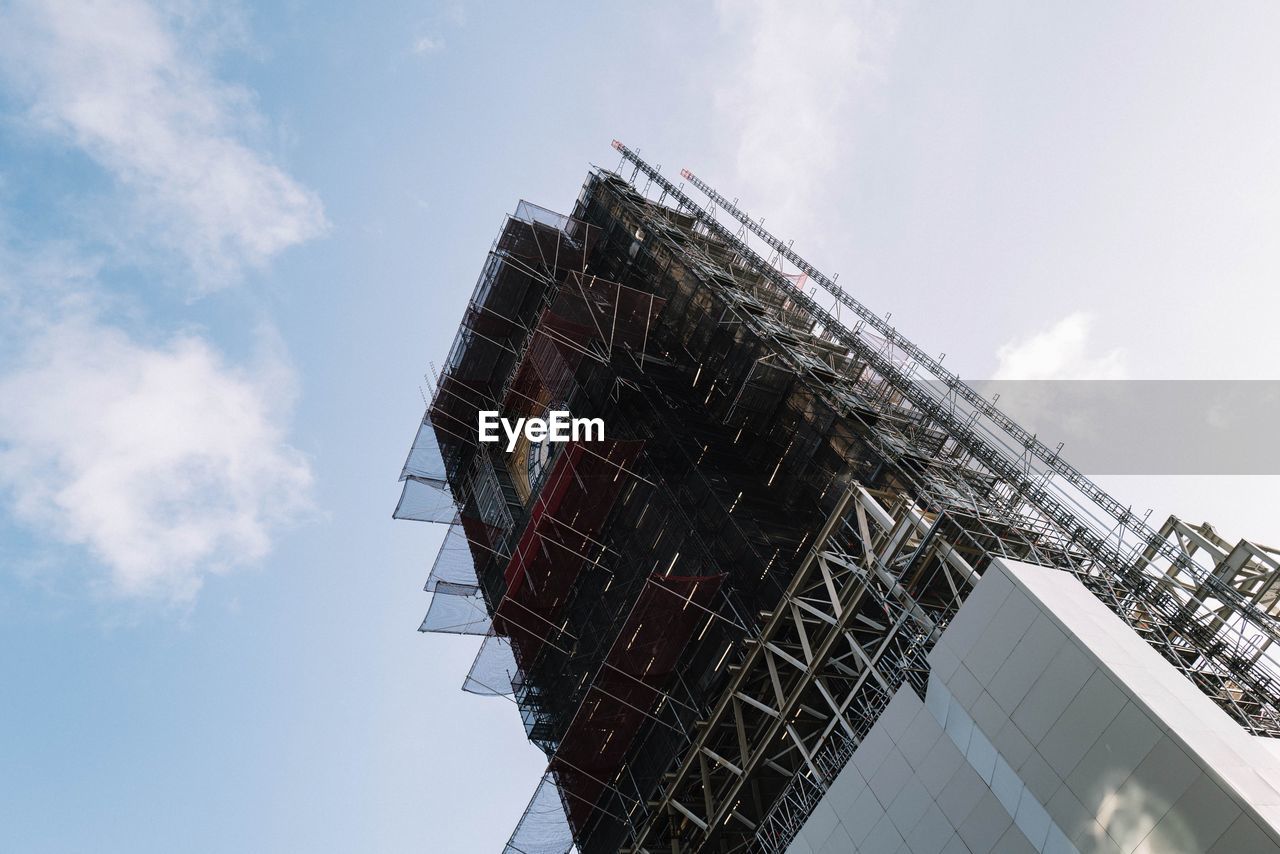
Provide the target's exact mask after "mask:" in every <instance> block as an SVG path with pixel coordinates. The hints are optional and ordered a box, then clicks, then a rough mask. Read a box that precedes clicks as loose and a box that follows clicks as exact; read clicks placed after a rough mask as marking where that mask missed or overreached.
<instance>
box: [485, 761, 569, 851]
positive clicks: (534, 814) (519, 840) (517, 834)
mask: <svg viewBox="0 0 1280 854" xmlns="http://www.w3.org/2000/svg"><path fill="white" fill-rule="evenodd" d="M572 848H573V831H572V830H571V829H570V828H569V820H568V818H567V817H566V816H565V809H564V800H563V798H562V796H561V794H560V790H559V788H557V787H556V782H555V779H554V778H553V777H552V776H551V772H549V771H548V772H547V773H546V774H543V775H542V781H541V782H539V783H538V788H537V789H535V790H534V792H533V798H532V799H530V801H529V806H528V808H527V809H526V810H525V811H524V816H522V817H521V819H520V823H519V824H517V825H516V829H515V830H514V831H513V832H512V834H511V838H510V839H509V840H508V841H507V846H506V847H505V848H504V849H502V851H503V854H567V852H568V851H570V850H571V849H572Z"/></svg>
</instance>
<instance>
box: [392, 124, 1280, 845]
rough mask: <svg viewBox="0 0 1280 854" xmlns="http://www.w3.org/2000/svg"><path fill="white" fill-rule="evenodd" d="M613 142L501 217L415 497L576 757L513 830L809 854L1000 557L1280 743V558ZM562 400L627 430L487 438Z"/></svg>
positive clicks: (468, 610) (554, 749)
mask: <svg viewBox="0 0 1280 854" xmlns="http://www.w3.org/2000/svg"><path fill="white" fill-rule="evenodd" d="M615 148H617V149H618V150H619V151H620V152H621V153H622V156H623V161H624V163H627V162H629V163H631V164H632V165H633V167H634V171H633V172H632V175H631V181H630V182H628V181H627V180H625V179H623V178H622V177H621V176H619V175H617V174H614V173H611V172H608V171H606V170H596V171H595V172H593V173H592V174H591V175H590V176H589V177H588V179H587V182H586V184H585V185H584V188H583V192H582V195H581V196H580V198H579V200H578V203H577V206H576V207H575V210H574V213H573V215H572V216H561V215H558V214H553V213H551V212H550V211H546V210H544V209H541V208H537V207H536V206H532V205H528V204H527V203H523V202H522V203H521V204H520V206H519V207H518V208H517V212H516V215H515V216H513V217H511V218H509V219H508V220H506V221H505V222H504V225H503V229H502V231H501V233H500V235H499V237H498V239H497V240H496V241H495V243H494V246H493V249H492V251H491V252H490V255H489V258H488V260H487V262H486V264H485V267H484V271H483V272H482V274H481V278H480V281H479V283H478V284H477V287H476V290H475V293H474V294H473V298H472V300H471V302H470V303H469V305H468V308H467V311H466V314H465V316H464V318H463V323H462V325H461V327H460V329H459V334H458V338H457V340H456V342H455V344H454V347H453V348H452V349H451V351H450V354H449V358H448V361H447V363H446V365H445V367H444V369H443V370H442V371H441V373H440V376H439V377H438V381H437V383H436V387H435V389H434V391H433V396H432V400H431V403H430V405H429V409H428V414H427V417H426V418H424V422H423V425H422V427H421V428H420V430H419V435H418V439H417V440H416V441H415V445H414V451H413V452H411V454H410V460H409V462H408V463H407V464H406V466H405V472H404V475H403V476H402V479H403V480H404V481H405V493H404V496H403V497H402V499H401V504H400V507H398V508H397V512H396V515H397V517H399V518H413V519H423V520H427V521H437V522H443V523H447V524H449V525H450V530H449V535H448V536H447V537H446V540H445V544H444V546H442V550H441V555H440V557H439V558H438V559H437V561H436V565H435V567H434V568H433V570H432V575H431V579H430V580H429V581H428V584H427V589H428V590H430V591H432V592H433V593H434V595H433V599H432V603H431V608H430V610H429V611H428V614H427V619H426V620H425V621H424V624H423V628H424V630H430V631H452V632H463V633H469V634H482V635H486V639H485V642H484V644H483V645H482V647H481V650H480V653H479V654H478V655H477V658H476V662H475V664H474V665H473V667H472V670H471V673H470V674H469V675H468V678H467V683H466V687H467V690H473V691H476V692H477V693H485V694H505V695H509V696H511V698H512V699H513V700H514V701H515V702H516V703H518V704H519V706H520V710H521V714H522V717H523V719H524V722H525V726H526V730H527V732H528V735H529V737H530V739H531V740H532V741H534V743H536V744H538V745H539V746H540V747H542V748H543V750H544V751H545V752H546V753H547V756H548V760H549V765H548V773H547V775H546V777H545V778H544V780H543V784H542V785H541V786H540V787H539V789H538V793H537V794H535V797H534V799H533V801H532V802H531V804H530V812H529V814H528V815H526V819H525V820H523V821H521V823H520V825H519V826H518V827H517V830H516V833H515V834H514V835H513V837H512V840H511V842H510V843H509V846H508V850H509V851H520V852H525V854H538V852H544V851H545V852H548V854H552V853H553V852H562V851H563V850H564V849H565V847H566V846H567V844H568V843H566V842H565V840H571V841H572V843H573V844H575V845H576V846H577V847H578V848H579V850H580V851H582V852H583V854H595V852H612V851H618V850H627V851H631V852H637V854H638V852H641V851H644V852H649V853H650V854H658V852H672V854H675V852H691V851H737V850H756V851H764V852H770V854H772V852H778V851H782V850H783V849H785V848H786V846H787V844H788V843H789V841H790V840H791V838H792V837H793V836H794V833H795V832H796V830H797V829H798V827H799V826H800V824H802V823H803V821H804V820H805V818H806V817H807V816H808V814H809V811H810V810H812V808H813V806H814V804H815V803H816V802H817V800H818V798H820V797H821V794H822V793H823V792H824V791H825V789H826V787H827V786H828V785H829V784H830V782H831V780H833V779H834V777H835V776H836V774H838V773H839V771H840V769H841V768H842V767H843V765H844V763H845V761H846V760H847V759H848V758H849V756H850V754H851V753H852V752H853V750H854V749H856V747H857V745H858V743H859V742H860V740H861V738H862V737H863V736H864V735H865V733H866V732H867V731H868V730H869V729H870V727H871V725H872V724H873V723H874V721H875V719H876V717H877V716H878V715H879V714H880V712H881V710H882V709H883V707H884V705H885V704H886V703H887V702H888V700H889V698H890V697H891V696H892V694H893V693H894V691H896V690H897V689H898V688H899V687H900V686H901V685H902V684H904V683H907V684H910V685H912V686H913V687H914V688H915V689H916V690H917V691H920V690H922V688H923V684H924V678H925V675H926V670H927V664H926V663H925V659H924V656H925V654H926V653H927V651H928V650H929V648H930V647H931V646H932V644H933V642H934V641H935V640H936V638H937V635H938V634H939V632H940V631H941V630H942V629H943V628H945V626H946V624H947V621H948V620H949V619H950V617H951V616H952V614H953V613H954V612H955V610H956V609H957V608H958V607H959V605H960V603H961V602H963V600H964V598H965V596H966V595H967V592H968V590H969V588H970V587H971V586H972V584H973V583H974V581H975V580H976V578H977V575H978V572H980V571H981V570H982V569H983V568H984V567H985V566H986V563H987V561H988V560H990V559H991V558H992V557H994V556H1003V557H1008V558H1012V559H1017V560H1024V561H1029V562H1033V563H1038V564H1040V565H1043V566H1050V567H1056V568H1059V569H1061V570H1063V571H1067V572H1071V573H1073V574H1074V575H1075V576H1076V577H1077V578H1079V579H1080V580H1081V581H1082V582H1083V583H1084V584H1085V585H1086V586H1088V587H1089V588H1090V589H1091V590H1092V591H1093V592H1094V593H1095V594H1096V595H1097V596H1098V597H1099V599H1100V600H1101V601H1103V602H1104V603H1105V604H1106V605H1107V606H1108V607H1109V608H1110V609H1111V610H1112V611H1113V612H1115V613H1116V614H1117V615H1119V616H1120V617H1121V618H1123V619H1125V620H1126V621H1128V623H1129V624H1130V625H1131V626H1133V627H1134V629H1135V630H1136V631H1138V632H1140V633H1141V634H1142V635H1143V636H1144V637H1145V638H1146V639H1147V640H1148V642H1150V643H1151V644H1152V646H1153V647H1154V648H1155V649H1157V651H1159V652H1160V653H1161V654H1162V655H1163V656H1164V657H1165V658H1167V659H1168V660H1170V661H1171V662H1173V663H1174V664H1175V665H1176V666H1178V667H1179V668H1181V669H1182V671H1183V672H1184V673H1186V674H1187V676H1188V678H1190V679H1192V680H1193V681H1195V682H1196V684H1198V685H1199V686H1200V687H1201V688H1202V690H1204V691H1205V693H1206V694H1208V695H1209V696H1211V697H1212V698H1213V699H1214V700H1216V701H1217V702H1218V703H1219V704H1220V705H1221V706H1222V707H1223V708H1224V709H1226V710H1227V711H1228V712H1229V713H1230V714H1231V715H1232V716H1233V717H1234V718H1235V719H1236V720H1237V721H1239V722H1240V723H1241V725H1242V726H1245V727H1246V728H1248V729H1249V730H1250V731H1252V732H1255V733H1259V734H1280V699H1278V698H1277V696H1276V689H1275V685H1276V683H1275V682H1273V681H1272V680H1273V672H1274V662H1273V661H1272V660H1271V658H1270V654H1271V651H1272V650H1271V644H1272V643H1273V642H1274V641H1275V640H1277V639H1280V630H1278V629H1277V625H1276V622H1275V617H1276V613H1277V587H1276V584H1275V578H1276V575H1277V564H1276V553H1275V552H1274V551H1272V550H1268V549H1263V548H1261V547H1255V546H1246V545H1243V544H1242V545H1241V546H1237V547H1236V548H1235V549H1234V550H1233V549H1230V548H1227V547H1226V545H1225V544H1224V543H1222V542H1221V541H1220V540H1217V539H1215V535H1213V534H1212V532H1211V531H1209V530H1206V529H1205V528H1203V527H1202V528H1191V527H1190V526H1186V525H1184V524H1182V523H1180V522H1178V523H1176V524H1174V523H1173V522H1171V524H1172V525H1173V527H1170V526H1166V529H1167V530H1162V531H1161V532H1159V533H1157V532H1155V531H1152V530H1151V529H1150V528H1148V527H1147V526H1146V525H1145V522H1144V521H1143V520H1141V519H1138V518H1137V517H1135V516H1134V515H1133V514H1132V513H1131V512H1130V511H1129V510H1128V509H1126V508H1123V507H1122V506H1121V505H1120V504H1119V502H1117V501H1116V500H1115V499H1114V498H1111V497H1110V496H1108V495H1106V494H1105V493H1104V492H1102V490H1100V489H1099V488H1098V487H1097V486H1096V485H1094V484H1092V483H1091V482H1090V481H1089V480H1088V479H1087V478H1085V477H1084V476H1083V475H1081V474H1080V473H1079V472H1078V471H1076V470H1075V469H1073V468H1071V467H1070V466H1069V465H1067V464H1066V463H1065V462H1063V461H1062V460H1061V459H1060V457H1059V456H1058V452H1057V450H1051V449H1048V448H1047V447H1046V446H1045V445H1043V443H1041V442H1039V441H1038V440H1037V439H1036V438H1035V437H1034V436H1030V435H1028V434H1027V433H1026V431H1025V430H1022V428H1020V427H1018V426H1017V425H1016V424H1014V423H1013V422H1012V421H1011V420H1009V419H1008V418H1007V416H1004V415H1003V414H1002V413H1000V412H999V410H997V409H996V408H995V406H994V405H993V404H992V403H990V402H988V401H985V400H983V399H982V398H981V397H980V396H979V395H978V394H977V393H976V392H974V391H973V390H972V389H970V388H969V387H968V386H966V385H964V384H963V383H962V382H960V380H959V379H958V378H956V377H954V375H952V374H949V373H947V372H945V371H943V370H942V369H941V365H940V364H938V361H937V360H933V359H931V358H929V357H928V356H926V355H925V354H924V353H923V352H922V351H920V350H919V348H917V347H915V345H912V344H911V343H910V342H907V341H906V340H905V339H903V338H902V337H901V336H900V335H899V334H898V333H897V332H896V331H895V330H893V329H892V327H889V326H888V324H887V323H885V322H884V321H883V320H881V319H879V318H877V317H875V316H874V315H872V314H871V312H870V311H869V310H867V309H866V308H865V307H863V306H861V304H859V303H857V302H856V301H855V300H853V299H852V298H851V297H848V296H847V295H845V294H844V293H843V291H841V290H840V289H839V288H838V287H836V285H835V283H834V281H833V280H831V279H828V278H827V277H826V276H824V275H822V274H821V273H820V272H819V271H817V270H816V269H814V268H813V267H812V266H810V265H809V264H807V262H804V261H803V259H801V258H799V256H797V255H796V254H795V253H794V252H793V251H792V250H791V247H790V245H789V244H785V245H784V244H782V243H781V242H780V241H778V240H777V239H776V238H773V237H772V236H771V235H769V234H768V233H767V232H765V231H764V230H763V228H761V227H760V226H759V225H758V224H757V223H755V222H753V221H751V220H750V218H749V217H747V216H746V215H745V214H743V213H742V212H741V211H740V210H739V209H738V208H737V207H736V205H734V204H732V203H729V202H727V201H725V200H724V198H723V197H721V196H719V195H718V194H716V193H715V191H714V190H711V189H710V188H709V187H707V186H706V185H705V184H703V183H702V182H701V181H699V180H698V179H696V178H694V177H693V176H692V174H690V173H687V172H686V173H684V174H685V177H686V179H687V180H689V181H691V182H693V183H694V185H695V186H697V187H698V188H699V189H701V190H702V191H703V192H706V193H707V194H708V197H709V198H710V202H709V204H708V205H706V206H703V205H699V204H697V203H695V202H694V201H693V200H692V199H691V198H690V197H688V196H687V195H685V193H684V191H683V188H682V187H677V186H675V185H673V184H672V183H671V182H669V181H667V180H666V179H665V178H663V177H662V175H661V174H660V172H659V170H658V169H655V168H653V167H651V166H649V165H648V164H646V163H644V161H642V160H640V158H639V157H638V156H637V155H636V154H634V153H633V152H631V151H630V150H629V149H627V148H626V147H625V146H622V145H621V144H620V143H615ZM640 175H643V176H644V178H645V180H644V184H643V187H642V188H641V187H640V186H638V185H637V184H636V183H635V181H636V179H637V177H638V176H640ZM651 191H652V194H653V196H656V198H654V197H651V196H650V195H649V194H650V193H651ZM668 201H669V202H671V203H673V205H674V206H672V205H669V204H666V202H668ZM717 211H725V212H726V213H728V214H729V215H730V216H732V217H734V218H735V219H737V220H738V222H739V223H740V225H739V227H738V228H737V229H736V230H731V228H729V227H727V226H726V225H724V224H722V223H720V222H719V221H717V219H716V213H717ZM752 237H754V238H757V239H759V240H762V241H764V246H765V247H767V250H768V254H769V258H768V259H766V257H764V255H762V254H761V253H760V252H757V251H756V250H755V249H754V248H753V247H752V246H751V245H750V243H749V241H750V240H751V239H752ZM784 262H785V263H790V264H792V265H794V266H795V267H796V269H797V270H798V271H799V272H798V273H791V272H788V271H787V270H786V269H784V268H783V265H784ZM801 279H807V280H808V281H812V282H814V283H816V284H817V285H818V286H819V287H820V288H821V289H822V290H825V291H826V292H828V293H829V294H830V295H831V296H832V298H833V299H834V300H835V303H836V306H835V308H834V311H835V312H836V313H835V314H833V313H832V311H828V310H827V309H826V308H824V307H823V306H822V305H820V304H819V302H818V301H817V299H815V297H814V296H813V295H812V294H811V293H810V292H806V291H805V290H803V289H801V288H799V287H798V286H797V285H798V281H799V280H801ZM840 306H845V307H848V308H850V309H852V310H853V314H854V318H855V319H854V321H853V323H852V325H849V324H846V323H844V322H842V320H841V319H840V318H839V316H838V313H839V307H840ZM553 403H554V404H556V406H557V407H558V408H569V409H571V410H572V411H574V412H575V414H576V413H584V414H585V413H590V414H591V415H596V416H605V417H606V422H607V423H608V424H609V434H610V435H609V439H608V441H607V442H603V443H575V444H573V445H571V446H569V447H567V448H564V449H561V450H559V451H558V452H557V451H550V452H548V453H546V454H545V455H535V454H534V449H533V448H532V447H531V446H529V445H528V443H524V444H522V445H520V446H519V447H517V448H516V449H515V450H514V451H513V452H510V453H506V452H504V451H502V450H499V449H497V448H496V447H494V446H481V445H479V444H478V443H477V442H476V441H475V438H474V423H475V414H476V412H477V411H478V410H479V409H482V408H483V409H499V410H503V411H504V413H506V414H513V415H525V416H527V415H536V414H540V413H541V412H542V411H543V410H545V409H546V408H548V407H549V406H550V405H551V404H553ZM535 457H536V459H537V465H533V464H532V462H531V461H532V460H534V459H535ZM544 457H545V458H544ZM553 795H554V797H553ZM557 803H558V804H559V805H560V806H562V807H563V810H564V812H565V813H566V814H567V827H563V828H561V829H560V830H556V831H554V832H553V831H552V830H551V829H549V822H548V816H549V815H551V814H552V813H554V812H555V809H552V808H551V807H554V806H555V805H556V804H557ZM549 805H550V806H549ZM535 815H536V816H537V820H534V819H533V818H532V816H535ZM535 836H536V837H537V838H534V837H535Z"/></svg>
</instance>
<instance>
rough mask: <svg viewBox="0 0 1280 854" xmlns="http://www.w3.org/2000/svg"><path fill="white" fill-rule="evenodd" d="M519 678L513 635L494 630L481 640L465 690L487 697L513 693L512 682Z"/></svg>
mask: <svg viewBox="0 0 1280 854" xmlns="http://www.w3.org/2000/svg"><path fill="white" fill-rule="evenodd" d="M515 678H516V654H515V650H514V649H512V648H511V639H510V638H505V637H503V636H502V635H495V634H490V635H488V636H486V637H485V639H484V643H482V644H480V650H479V651H478V652H477V653H476V657H475V660H474V661H472V662H471V670H469V671H468V672H467V678H466V679H465V680H464V681H463V683H462V690H463V691H466V692H468V693H470V694H479V695H481V696H485V697H498V696H503V697H509V696H511V694H512V693H513V692H514V689H513V687H512V684H511V683H512V680H514V679H515Z"/></svg>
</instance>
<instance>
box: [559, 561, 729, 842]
mask: <svg viewBox="0 0 1280 854" xmlns="http://www.w3.org/2000/svg"><path fill="white" fill-rule="evenodd" d="M723 579H724V576H723V574H721V575H709V576H663V575H654V576H651V577H650V578H649V579H648V582H647V583H646V584H645V586H644V588H643V589H642V590H641V592H640V595H639V596H638V597H637V599H636V602H635V604H634V605H633V606H632V609H631V613H630V615H629V616H628V617H627V620H626V622H625V623H624V624H623V626H622V630H621V631H620V632H619V633H618V636H617V639H616V640H615V641H614V643H613V645H612V647H611V648H610V650H609V653H608V655H607V656H606V657H605V661H604V664H603V665H602V666H601V668H600V670H599V672H598V673H597V675H596V678H595V680H594V682H593V683H592V686H591V688H590V689H589V690H588V691H587V694H586V696H585V698H584V699H583V702H582V705H581V706H580V707H579V709H578V712H577V714H576V715H575V716H574V718H573V721H572V723H570V725H569V728H568V730H567V731H566V733H565V735H564V737H563V738H562V739H561V741H560V745H559V748H558V749H557V750H556V754H555V756H554V757H553V758H552V760H551V764H550V768H551V770H552V771H553V772H555V775H556V779H557V780H558V781H559V783H560V786H561V788H562V789H563V791H564V794H565V806H566V808H567V812H568V816H569V820H570V823H571V825H572V827H573V828H574V829H575V830H577V831H581V830H582V829H583V828H584V827H585V826H586V824H587V822H588V821H589V820H590V818H591V816H592V813H593V812H594V811H595V809H596V805H597V802H598V801H599V799H600V796H601V794H602V793H603V792H604V790H605V788H606V787H607V786H608V785H609V781H611V780H613V778H614V777H615V776H616V774H617V773H618V770H619V769H620V768H621V767H622V762H623V760H624V758H625V757H626V754H627V751H628V749H629V748H630V747H631V743H632V741H633V740H634V738H635V735H636V732H637V731H638V730H639V729H640V726H641V725H642V724H643V723H644V722H645V720H646V719H649V718H653V711H654V708H655V707H656V706H657V704H658V701H659V698H660V697H661V696H662V694H663V691H662V689H663V687H664V686H665V685H666V683H667V681H668V677H670V675H671V672H672V670H673V669H674V668H675V665H676V662H677V661H678V660H679V658H680V655H681V653H682V652H684V650H685V647H686V645H687V644H688V642H689V638H690V637H691V636H692V634H693V632H694V630H695V629H696V628H697V626H698V625H699V623H700V622H703V621H705V620H706V618H707V614H708V612H709V609H710V605H711V604H712V602H713V599H714V597H715V594H716V592H717V591H718V590H719V589H720V584H721V582H722V581H723Z"/></svg>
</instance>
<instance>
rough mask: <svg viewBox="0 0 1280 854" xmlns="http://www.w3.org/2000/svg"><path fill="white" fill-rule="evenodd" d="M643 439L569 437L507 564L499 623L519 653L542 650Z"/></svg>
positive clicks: (522, 656)
mask: <svg viewBox="0 0 1280 854" xmlns="http://www.w3.org/2000/svg"><path fill="white" fill-rule="evenodd" d="M642 445H643V443H642V442H639V441H625V440H617V439H613V440H605V441H602V442H591V443H583V442H571V443H569V444H567V445H566V446H565V449H564V450H563V451H562V452H561V453H560V455H559V457H557V459H556V462H555V464H554V465H553V467H552V469H551V472H550V473H549V474H548V475H547V479H546V483H545V485H544V486H543V487H542V489H541V490H540V491H539V493H538V498H537V500H536V501H535V502H534V505H533V508H532V509H531V511H530V513H529V522H528V524H527V525H526V527H525V529H524V533H523V534H522V535H521V537H520V540H519V542H518V543H517V545H516V548H515V550H514V552H513V554H512V556H511V561H510V563H508V564H507V569H506V573H505V582H506V592H505V594H504V596H503V597H502V601H501V602H500V603H499V605H498V608H497V612H496V614H495V628H496V630H497V631H498V632H499V633H500V634H505V635H507V636H508V637H510V638H511V639H512V641H513V643H514V647H515V653H516V661H517V662H518V663H520V664H521V665H527V664H529V663H530V662H532V660H533V659H534V658H535V657H536V656H537V653H538V650H539V649H541V647H542V644H543V642H544V640H545V639H546V637H547V635H548V633H549V629H551V628H552V627H554V626H555V625H556V623H557V616H558V615H559V613H560V610H561V608H562V606H563V605H564V604H565V601H566V600H567V598H568V596H569V593H570V591H571V589H572V588H573V584H574V581H575V580H576V579H577V577H578V573H579V572H580V571H581V570H582V567H583V565H584V564H585V563H586V562H587V561H589V560H595V559H596V556H598V554H599V548H600V547H599V543H598V540H597V539H596V537H597V535H598V533H599V530H600V527H601V525H602V523H603V522H604V520H605V518H606V517H607V516H608V515H609V511H610V510H611V509H612V507H613V503H614V501H615V500H616V498H617V497H618V493H619V492H620V491H621V489H622V486H623V485H625V483H626V482H627V479H626V478H625V477H623V476H622V475H623V473H624V472H625V471H626V470H627V466H628V465H629V464H630V463H631V461H632V460H633V459H634V458H635V456H636V454H638V453H639V451H640V449H641V446H642Z"/></svg>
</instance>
